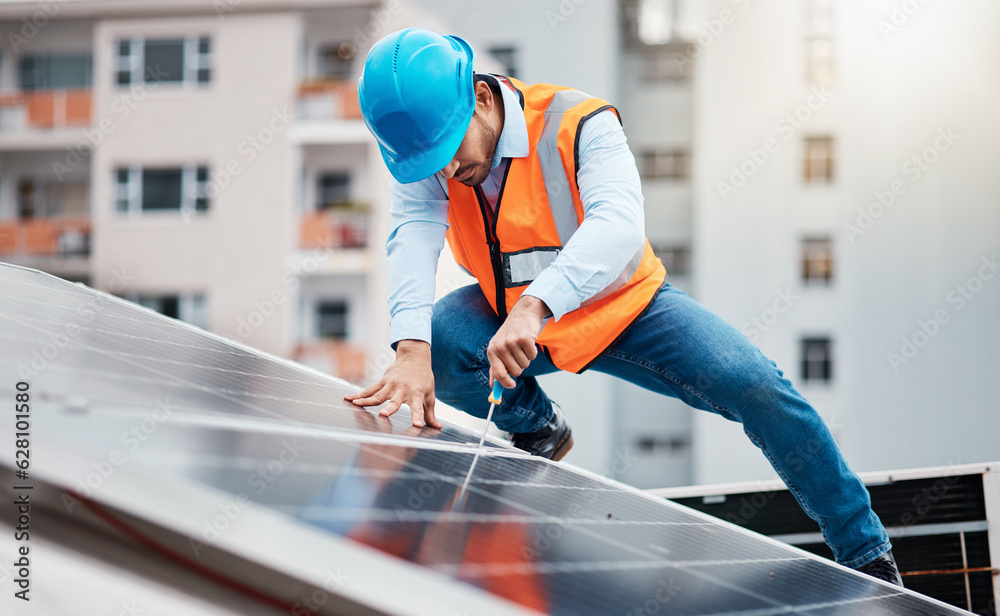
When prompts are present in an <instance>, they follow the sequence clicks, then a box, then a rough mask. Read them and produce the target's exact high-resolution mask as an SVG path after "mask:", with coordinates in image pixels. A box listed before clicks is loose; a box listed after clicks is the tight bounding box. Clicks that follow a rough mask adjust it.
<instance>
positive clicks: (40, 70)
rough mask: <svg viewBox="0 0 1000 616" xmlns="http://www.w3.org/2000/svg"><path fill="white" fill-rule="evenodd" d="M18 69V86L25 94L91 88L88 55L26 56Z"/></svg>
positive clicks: (89, 58) (89, 59)
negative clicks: (35, 91) (36, 91)
mask: <svg viewBox="0 0 1000 616" xmlns="http://www.w3.org/2000/svg"><path fill="white" fill-rule="evenodd" d="M19 69H20V70H19V75H18V77H19V81H20V86H21V89H22V90H24V91H26V92H30V91H33V90H62V89H73V88H89V87H90V86H91V81H92V75H91V57H90V54H89V53H81V54H48V55H28V56H24V57H23V58H21V63H20V65H19Z"/></svg>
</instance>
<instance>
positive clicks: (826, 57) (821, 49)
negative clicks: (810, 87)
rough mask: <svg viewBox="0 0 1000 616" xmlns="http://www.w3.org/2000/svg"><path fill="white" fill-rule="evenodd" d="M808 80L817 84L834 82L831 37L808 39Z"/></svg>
mask: <svg viewBox="0 0 1000 616" xmlns="http://www.w3.org/2000/svg"><path fill="white" fill-rule="evenodd" d="M806 81H808V82H809V83H811V84H815V85H830V84H831V83H833V45H832V44H831V43H830V37H828V36H814V37H809V38H807V39H806Z"/></svg>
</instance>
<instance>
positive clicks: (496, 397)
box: [453, 381, 503, 511]
mask: <svg viewBox="0 0 1000 616" xmlns="http://www.w3.org/2000/svg"><path fill="white" fill-rule="evenodd" d="M487 400H489V401H490V411H489V412H488V413H487V414H486V427H485V428H483V435H482V436H480V437H479V447H477V448H476V455H475V456H473V458H472V464H471V465H470V466H469V472H468V473H466V475H465V481H463V482H462V489H461V490H459V492H458V496H457V498H456V499H455V506H454V508H453V510H454V511H458V510H459V509H461V508H462V507H463V506H464V505H465V495H466V492H465V490H466V489H467V488H468V487H469V479H471V478H472V471H474V470H475V468H476V463H477V462H479V454H480V453H482V451H483V443H485V442H486V433H487V432H488V431H489V429H490V420H491V419H493V409H495V408H496V406H497V405H498V404H500V403H501V402H503V385H501V384H500V381H493V392H492V393H490V395H489V397H488V398H487Z"/></svg>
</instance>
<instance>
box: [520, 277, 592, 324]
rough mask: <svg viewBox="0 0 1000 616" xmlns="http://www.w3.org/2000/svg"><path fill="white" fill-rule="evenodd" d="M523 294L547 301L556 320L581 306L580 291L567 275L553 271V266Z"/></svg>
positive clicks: (546, 303)
mask: <svg viewBox="0 0 1000 616" xmlns="http://www.w3.org/2000/svg"><path fill="white" fill-rule="evenodd" d="M522 294H523V295H530V296H532V297H537V298H538V299H540V300H542V301H543V302H545V305H546V306H548V307H549V310H551V311H552V318H553V319H555V320H556V321H558V320H559V319H561V318H562V316H563V315H564V314H566V313H567V312H570V311H572V310H576V309H577V308H579V307H580V301H581V300H580V299H579V292H578V291H577V290H576V289H575V288H574V287H573V285H572V284H571V283H570V282H569V280H567V279H566V277H565V276H563V275H561V274H558V273H557V272H554V271H552V268H549V269H546V270H544V271H542V273H541V274H539V275H538V278H535V280H534V281H533V282H532V283H531V284H529V285H528V288H527V289H525V290H524V292H523V293H522Z"/></svg>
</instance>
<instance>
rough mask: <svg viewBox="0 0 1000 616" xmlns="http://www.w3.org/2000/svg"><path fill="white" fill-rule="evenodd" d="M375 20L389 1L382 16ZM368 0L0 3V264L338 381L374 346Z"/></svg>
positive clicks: (374, 179) (393, 21)
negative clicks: (365, 97)
mask: <svg viewBox="0 0 1000 616" xmlns="http://www.w3.org/2000/svg"><path fill="white" fill-rule="evenodd" d="M390 9H391V10H390ZM419 21H420V18H419V16H417V15H415V14H414V13H413V11H412V10H411V9H405V10H404V9H403V8H402V7H398V6H396V5H392V6H382V5H381V4H379V3H356V2H339V1H336V0H325V1H311V2H310V1H301V2H266V1H260V0H242V1H239V0H234V1H232V2H216V3H210V2H165V1H163V2H159V1H150V2H142V3H131V4H126V3H119V2H105V1H97V0H95V1H88V0H82V1H78V2H72V3H51V4H49V5H45V6H42V5H39V4H37V3H29V2H19V3H6V4H4V5H3V6H2V7H0V32H2V33H3V36H2V47H0V259H2V260H5V261H8V262H13V263H19V264H23V265H28V266H31V267H38V268H40V269H43V270H46V271H49V272H51V273H54V274H57V275H59V276H62V277H65V278H68V279H71V280H77V281H81V282H85V283H87V284H90V285H92V286H95V287H96V288H99V289H103V290H107V291H110V292H112V293H115V294H118V295H121V296H123V297H126V298H128V299H131V300H134V301H138V302H139V303H142V304H144V305H146V306H148V307H150V308H152V309H154V310H158V311H160V312H163V313H165V314H168V315H170V316H174V317H177V318H180V319H182V320H185V321H188V322H190V323H193V324H195V325H198V326H200V327H204V328H207V329H209V330H211V331H213V332H216V333H219V334H222V335H225V336H227V337H230V338H233V339H236V340H240V341H242V342H245V343H246V344H249V345H251V346H254V347H257V348H260V349H263V350H265V351H269V352H272V353H275V354H278V355H282V356H286V357H292V358H295V359H298V360H300V361H303V362H305V363H307V364H311V365H313V366H315V367H317V368H319V369H321V370H325V371H328V372H331V373H333V374H337V375H340V376H343V377H345V378H348V379H352V380H355V381H361V380H363V379H364V378H365V374H366V371H367V372H371V366H370V364H371V361H372V359H373V357H375V355H376V354H377V353H379V352H382V353H383V354H384V352H385V351H384V349H385V348H386V342H387V338H388V316H387V310H386V304H385V295H386V289H385V268H384V258H383V250H382V247H381V246H382V241H383V238H384V237H385V236H386V234H387V231H388V229H387V224H388V204H387V202H386V199H387V191H386V181H385V177H386V176H385V170H384V168H383V165H382V162H381V158H380V157H379V155H378V149H377V147H376V146H375V144H374V140H373V139H372V138H371V136H370V135H369V133H368V131H367V130H366V129H365V127H364V124H363V122H362V121H361V119H360V111H359V109H358V103H357V86H356V82H357V77H358V75H359V74H360V70H361V64H362V63H363V59H364V53H365V51H366V49H367V46H369V45H370V44H371V43H372V42H373V41H374V40H377V38H378V37H379V36H381V34H383V33H385V32H388V31H390V30H388V28H395V27H402V25H400V24H402V23H404V22H405V23H419Z"/></svg>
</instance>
